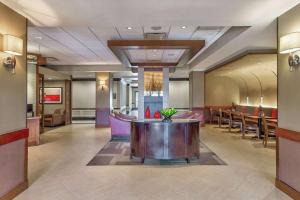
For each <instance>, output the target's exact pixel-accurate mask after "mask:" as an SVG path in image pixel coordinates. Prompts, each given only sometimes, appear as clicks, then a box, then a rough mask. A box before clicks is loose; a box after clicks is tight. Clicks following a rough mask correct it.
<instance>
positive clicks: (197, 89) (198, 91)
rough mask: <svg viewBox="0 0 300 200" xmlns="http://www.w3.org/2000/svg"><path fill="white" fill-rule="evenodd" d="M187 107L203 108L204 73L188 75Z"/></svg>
mask: <svg viewBox="0 0 300 200" xmlns="http://www.w3.org/2000/svg"><path fill="white" fill-rule="evenodd" d="M189 79H190V81H189V105H190V108H201V107H204V101H205V97H204V96H205V95H204V91H205V81H204V79H205V75H204V72H196V71H195V72H191V73H190V74H189Z"/></svg>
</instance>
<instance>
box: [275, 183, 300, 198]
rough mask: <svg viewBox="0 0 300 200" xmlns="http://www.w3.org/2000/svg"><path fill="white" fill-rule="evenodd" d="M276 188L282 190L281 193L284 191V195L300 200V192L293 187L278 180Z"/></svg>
mask: <svg viewBox="0 0 300 200" xmlns="http://www.w3.org/2000/svg"><path fill="white" fill-rule="evenodd" d="M275 186H276V187H277V188H278V189H280V190H281V191H283V192H284V193H286V194H287V195H289V196H290V197H291V198H293V199H295V200H300V192H298V191H297V190H295V189H294V188H292V187H291V186H289V185H287V184H285V183H284V182H282V181H281V180H279V179H276V180H275Z"/></svg>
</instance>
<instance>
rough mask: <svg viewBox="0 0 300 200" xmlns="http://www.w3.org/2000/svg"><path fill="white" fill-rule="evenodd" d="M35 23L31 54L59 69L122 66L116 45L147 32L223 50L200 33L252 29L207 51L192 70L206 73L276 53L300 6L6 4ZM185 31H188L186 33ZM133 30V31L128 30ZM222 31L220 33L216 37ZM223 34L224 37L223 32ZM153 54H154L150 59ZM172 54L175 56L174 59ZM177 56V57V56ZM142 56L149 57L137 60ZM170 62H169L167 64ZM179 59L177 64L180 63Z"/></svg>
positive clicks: (17, 0)
mask: <svg viewBox="0 0 300 200" xmlns="http://www.w3.org/2000/svg"><path fill="white" fill-rule="evenodd" d="M1 2H3V3H4V4H6V5H7V6H9V7H11V8H12V9H14V10H16V11H17V12H19V13H20V14H22V15H24V16H25V17H27V18H28V19H29V21H30V24H31V25H30V26H31V28H30V29H29V50H30V51H32V52H41V53H42V54H44V55H46V56H47V57H53V58H50V59H48V60H49V63H50V64H54V65H106V66H108V65H109V66H111V65H118V64H120V62H119V60H118V59H117V58H116V57H115V56H114V55H113V54H112V53H111V52H110V51H109V50H108V48H107V46H106V41H107V40H111V39H124V40H126V39H127V40H128V39H143V38H144V33H145V32H151V31H155V30H153V29H152V27H157V26H161V30H160V31H161V32H165V33H167V34H168V39H176V40H177V39H180V40H184V39H189V38H190V39H204V38H205V40H211V41H214V42H215V44H220V42H219V41H218V40H215V39H214V37H218V36H220V35H218V34H217V36H216V35H215V30H212V32H210V31H205V32H204V31H203V30H202V31H197V30H198V27H213V26H217V27H227V28H228V27H235V26H245V27H246V26H247V27H249V29H247V30H245V31H244V32H243V33H241V34H238V35H235V36H234V37H231V38H230V40H228V41H227V42H226V43H223V45H219V46H218V45H215V46H214V51H211V50H210V53H209V54H205V51H206V50H207V46H209V45H211V43H209V42H206V44H207V46H206V47H204V48H203V50H201V51H200V52H199V54H198V55H196V57H198V56H201V54H205V56H202V57H201V59H195V58H194V59H193V62H190V63H189V65H190V69H193V70H199V71H204V70H207V69H209V68H211V67H213V66H214V65H215V64H216V63H220V62H222V61H224V60H226V59H228V58H229V57H232V56H234V55H236V54H239V53H240V52H241V51H245V50H249V49H276V48H277V42H276V40H277V36H276V18H277V17H278V16H280V15H281V14H283V13H284V12H286V11H287V10H289V9H290V8H292V7H293V6H296V5H297V4H299V3H300V0H264V1H262V0H251V1H242V0H223V1H220V0H197V1H195V0H163V1H162V0H124V1H113V0H72V1H67V0H64V1H62V0H30V1H29V0H1ZM182 26H185V27H186V28H185V29H182ZM128 27H131V29H128ZM217 30H218V31H219V29H216V31H217ZM221 33H222V31H221ZM147 54H149V53H147ZM171 54H172V53H171ZM175 54H176V53H175ZM137 56H143V54H141V55H137ZM165 59H167V58H165ZM174 59H175V58H174Z"/></svg>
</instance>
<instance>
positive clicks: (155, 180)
mask: <svg viewBox="0 0 300 200" xmlns="http://www.w3.org/2000/svg"><path fill="white" fill-rule="evenodd" d="M201 139H202V141H204V143H205V144H206V145H207V146H208V147H209V148H210V149H212V150H213V151H214V152H215V153H216V154H217V155H218V156H220V157H221V158H222V159H223V160H224V161H225V162H226V163H227V164H228V165H221V166H188V167H178V166H176V167H175V166H86V164H87V163H88V162H89V161H90V160H91V158H93V156H94V155H95V154H96V153H97V152H98V151H99V149H100V148H101V147H103V146H104V145H105V144H106V143H107V141H108V140H109V129H95V128H94V126H93V125H91V124H76V125H70V126H66V127H62V128H58V129H55V130H53V131H50V132H48V133H45V134H43V135H42V144H41V145H40V146H37V147H31V148H30V149H29V180H30V187H29V188H28V189H27V190H26V191H25V192H23V193H22V194H21V195H19V196H18V197H17V199H18V200H24V199H27V200H45V199H49V200H56V199H59V200H79V199H80V200H81V199H82V200H90V199H95V200H96V199H97V200H98V199H99V200H105V199H114V200H115V199H130V200H131V199H138V200H140V199H151V200H155V199H163V200H165V199H172V200H175V199H185V200H190V199H197V200H199V199H203V200H210V199H220V200H225V199H228V200H234V199H237V200H241V199H247V200H257V199H266V200H267V199H269V200H276V199H289V198H288V197H287V196H286V195H285V194H283V193H282V192H280V191H279V190H277V189H276V188H275V187H274V178H275V150H274V148H273V149H272V148H267V149H265V148H263V147H262V145H261V143H260V142H257V141H253V140H248V139H246V140H242V139H240V136H238V135H234V134H229V133H225V132H222V131H220V130H219V129H217V128H213V127H211V126H208V127H206V128H202V129H201Z"/></svg>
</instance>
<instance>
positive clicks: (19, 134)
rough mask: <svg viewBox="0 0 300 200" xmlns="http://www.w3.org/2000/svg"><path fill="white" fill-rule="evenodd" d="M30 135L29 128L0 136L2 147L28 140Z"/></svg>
mask: <svg viewBox="0 0 300 200" xmlns="http://www.w3.org/2000/svg"><path fill="white" fill-rule="evenodd" d="M28 135H29V130H28V129H27V128H25V129H22V130H18V131H13V132H10V133H6V134H3V135H0V145H4V144H8V143H11V142H14V141H17V140H21V139H27V138H28Z"/></svg>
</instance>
